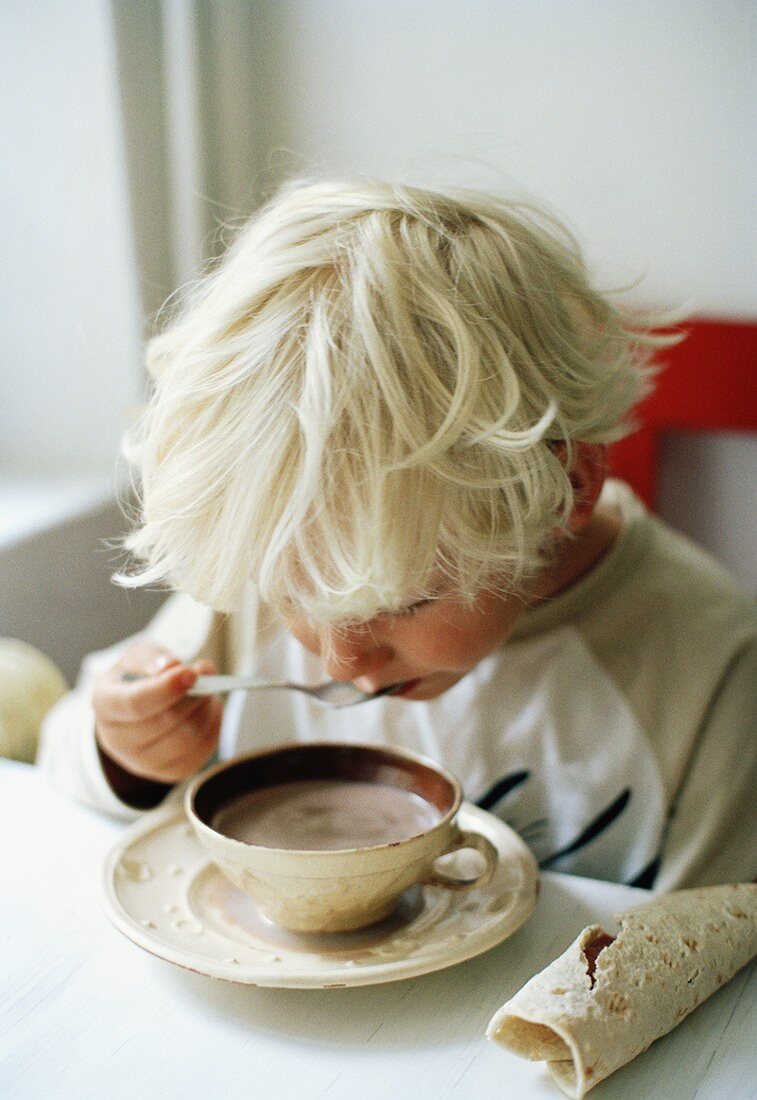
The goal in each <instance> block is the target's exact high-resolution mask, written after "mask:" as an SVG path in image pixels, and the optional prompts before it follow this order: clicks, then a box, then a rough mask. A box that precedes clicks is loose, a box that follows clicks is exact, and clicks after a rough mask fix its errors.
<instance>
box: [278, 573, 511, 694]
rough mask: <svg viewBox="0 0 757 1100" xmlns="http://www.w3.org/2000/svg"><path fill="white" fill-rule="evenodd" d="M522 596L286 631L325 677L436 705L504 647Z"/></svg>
mask: <svg viewBox="0 0 757 1100" xmlns="http://www.w3.org/2000/svg"><path fill="white" fill-rule="evenodd" d="M524 606H525V604H524V602H523V600H522V599H521V598H520V597H517V596H512V595H509V596H498V595H495V594H493V593H490V592H482V593H481V594H480V595H479V596H478V597H477V598H476V600H475V601H474V602H473V603H472V604H470V603H466V602H464V601H463V600H461V599H460V598H459V597H458V596H455V595H443V596H440V597H438V598H436V599H434V600H428V601H422V602H418V603H415V604H412V603H411V604H409V605H408V607H407V608H406V609H405V610H403V611H401V612H398V613H395V614H390V613H384V614H380V615H378V616H376V618H374V619H371V620H370V622H366V623H361V624H359V625H357V626H350V627H346V628H345V627H338V628H337V627H334V626H320V627H314V626H313V625H312V624H308V623H306V622H305V621H304V620H302V619H297V618H295V617H287V618H286V620H285V622H286V626H287V629H288V630H289V631H290V633H291V634H293V635H294V637H295V638H297V640H298V641H299V642H301V643H302V645H304V646H305V648H306V649H308V650H310V652H311V653H315V654H316V656H318V657H319V658H320V660H321V664H322V665H323V668H324V671H325V673H326V675H327V676H329V677H331V678H332V679H334V680H351V681H353V682H354V683H355V684H356V685H357V687H359V688H360V689H361V690H362V691H369V692H373V691H378V690H379V689H380V688H382V687H386V686H387V685H389V684H396V683H403V684H406V685H407V686H406V687H405V688H404V689H403V690H402V691H400V692H398V693H397V694H399V695H402V696H403V698H407V699H415V700H422V699H435V698H436V697H437V696H438V695H441V694H442V693H443V692H445V691H447V690H448V689H449V688H451V687H452V686H453V685H454V684H456V683H457V682H458V680H461V679H462V677H463V676H465V674H466V673H468V672H470V671H471V669H473V668H475V666H476V665H477V664H478V663H479V661H481V660H483V658H484V657H487V656H488V655H489V654H490V653H493V652H494V650H496V649H498V648H499V647H500V646H501V645H503V644H504V643H505V642H506V641H507V639H508V638H509V637H510V635H511V634H512V632H513V630H514V629H515V625H516V623H517V621H518V619H519V618H520V616H521V614H522V612H523V610H524Z"/></svg>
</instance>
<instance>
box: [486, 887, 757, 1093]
mask: <svg viewBox="0 0 757 1100" xmlns="http://www.w3.org/2000/svg"><path fill="white" fill-rule="evenodd" d="M615 919H616V921H617V922H618V924H619V926H620V931H619V932H618V933H617V935H616V936H612V935H610V934H609V933H607V932H605V930H604V929H603V928H600V927H599V925H592V926H591V927H590V928H585V929H584V930H583V932H581V934H580V935H579V936H578V938H577V939H576V940H575V941H574V942H573V943H572V944H571V945H570V947H569V948H568V949H567V951H565V952H564V954H562V955H561V956H560V957H559V958H558V959H555V961H554V962H553V963H551V964H550V965H549V966H548V967H547V968H546V969H545V970H542V972H541V973H540V974H537V975H536V977H534V978H532V979H531V981H530V982H528V983H527V984H526V985H525V986H524V987H523V988H522V989H521V990H520V991H519V992H518V993H516V994H515V996H514V997H513V998H512V999H511V1000H509V1001H508V1002H507V1003H506V1004H504V1005H503V1006H502V1007H501V1008H500V1009H499V1010H498V1011H497V1012H496V1013H495V1015H494V1016H493V1017H492V1020H491V1022H490V1024H489V1027H488V1029H487V1036H488V1037H489V1038H490V1039H493V1040H494V1041H495V1042H498V1043H501V1044H502V1046H504V1047H506V1048H507V1049H508V1050H510V1051H512V1052H513V1053H514V1054H518V1055H520V1056H521V1057H523V1058H529V1059H532V1060H537V1061H541V1060H543V1061H546V1062H547V1066H548V1068H549V1071H550V1073H551V1074H552V1077H553V1078H554V1080H555V1081H556V1082H557V1084H558V1085H559V1086H560V1088H562V1089H563V1091H564V1092H565V1093H566V1094H567V1095H568V1096H571V1097H573V1098H574V1100H580V1097H582V1096H584V1095H585V1094H586V1093H587V1092H588V1091H589V1089H591V1088H593V1087H594V1085H596V1084H598V1083H599V1082H600V1081H602V1080H604V1078H605V1077H608V1076H609V1075H610V1074H611V1073H614V1071H615V1070H616V1069H619V1068H620V1067H621V1066H623V1065H625V1064H626V1062H630V1061H631V1059H632V1058H635V1057H636V1055H637V1054H640V1053H641V1052H642V1051H643V1050H646V1049H647V1047H648V1046H650V1045H651V1044H652V1043H653V1042H654V1041H655V1039H659V1038H660V1036H661V1035H666V1034H667V1032H669V1031H672V1029H673V1028H674V1027H675V1026H676V1025H677V1024H679V1023H680V1022H681V1020H683V1019H684V1017H685V1016H688V1014H689V1013H690V1012H692V1011H693V1010H694V1009H695V1008H696V1007H697V1005H698V1004H700V1003H701V1002H702V1001H704V1000H705V999H706V998H707V997H709V996H710V994H712V993H714V992H715V990H717V989H719V988H720V986H721V985H723V984H724V983H725V982H727V981H728V980H729V979H730V978H732V977H733V975H734V974H735V973H736V971H737V970H740V969H741V967H742V966H745V965H746V964H747V963H748V962H749V961H750V959H752V958H753V956H754V955H755V953H757V885H753V884H750V883H736V884H735V885H728V886H708V887H704V888H702V889H696V890H680V891H676V892H675V893H672V894H665V895H661V896H660V897H658V898H655V900H654V901H651V902H649V903H648V904H646V905H643V906H641V907H640V908H639V909H633V910H631V911H630V912H628V913H624V914H622V915H620V916H617V917H616V918H615Z"/></svg>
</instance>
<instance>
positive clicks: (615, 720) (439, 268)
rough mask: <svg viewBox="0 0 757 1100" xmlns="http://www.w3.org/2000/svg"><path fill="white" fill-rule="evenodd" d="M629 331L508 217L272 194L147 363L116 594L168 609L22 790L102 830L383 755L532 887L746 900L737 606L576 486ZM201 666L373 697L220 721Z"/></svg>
mask: <svg viewBox="0 0 757 1100" xmlns="http://www.w3.org/2000/svg"><path fill="white" fill-rule="evenodd" d="M655 323H659V322H655V320H654V319H653V318H644V317H640V316H638V315H635V314H633V313H632V312H630V311H626V310H624V309H622V308H620V307H619V306H617V305H615V304H613V303H612V302H611V301H610V300H609V299H608V298H607V297H604V296H602V295H600V294H599V293H597V292H595V291H594V290H593V289H592V288H591V286H590V285H589V282H588V279H587V275H586V271H585V268H584V265H583V263H582V260H581V258H580V254H579V251H578V249H577V247H576V245H575V243H574V242H573V241H572V239H571V238H570V237H569V236H568V235H567V234H566V233H565V231H564V230H562V229H561V228H560V227H559V225H557V224H556V223H554V222H553V221H552V220H551V219H549V218H547V217H546V216H545V215H543V214H540V213H539V212H538V211H536V210H534V209H533V208H531V207H526V206H524V205H523V204H517V203H508V202H504V201H499V200H497V199H495V198H492V197H487V196H484V195H480V194H475V193H469V192H452V191H446V192H430V191H424V190H420V189H415V188H410V187H406V186H391V185H388V184H375V185H374V184H368V183H358V184H351V183H315V184H299V185H292V186H290V187H288V188H285V189H284V190H283V191H282V192H281V193H280V194H279V195H278V196H277V197H276V198H275V199H274V200H273V201H272V202H271V203H270V204H269V205H268V207H267V208H266V209H264V210H263V211H262V212H261V213H260V214H259V215H258V216H257V217H255V218H254V219H253V220H252V221H251V222H250V223H249V225H248V226H247V227H246V228H245V229H244V230H243V231H242V232H241V233H240V235H239V237H238V238H237V240H236V242H235V244H234V245H233V247H232V248H231V249H230V250H229V252H228V253H227V255H226V257H225V259H224V260H223V262H222V263H221V264H220V265H219V267H218V268H217V269H216V270H215V271H214V272H212V273H211V274H210V275H208V276H207V277H206V278H205V279H204V280H203V281H202V282H201V283H200V285H199V286H198V287H197V288H196V290H195V291H194V294H193V296H192V298H191V300H190V301H189V302H188V303H187V304H186V305H185V307H184V309H183V311H182V312H181V314H180V315H179V316H178V317H177V318H176V320H175V321H174V323H173V324H172V325H171V326H170V327H169V328H168V329H167V331H165V332H164V333H163V334H162V335H160V336H159V337H157V338H156V339H155V340H153V341H152V343H151V345H150V348H149V367H150V371H151V373H152V376H153V379H154V395H153V397H152V400H151V403H150V405H149V408H148V410H147V412H146V415H145V417H144V419H143V422H142V424H141V428H140V432H139V439H138V441H137V451H136V456H137V461H138V464H139V467H140V479H141V487H140V491H141V517H140V525H139V527H138V529H137V530H136V531H135V532H134V533H133V535H132V536H131V537H130V539H129V546H130V549H131V550H132V551H133V554H134V555H135V558H136V559H138V560H141V562H142V563H143V564H142V566H141V568H140V569H139V571H137V572H136V573H134V574H132V576H131V577H128V578H122V580H123V582H124V583H128V584H143V583H154V582H157V581H164V582H167V583H168V584H169V585H170V586H171V587H173V588H175V589H177V590H178V592H179V593H180V594H177V595H175V596H172V597H171V598H170V599H169V600H168V601H167V603H166V604H165V605H164V608H163V610H162V611H161V613H160V614H159V615H158V617H157V618H156V619H155V620H154V622H153V623H152V624H151V625H150V626H149V627H148V629H147V630H146V632H145V634H144V635H143V636H142V637H141V638H140V639H138V640H133V641H132V642H130V643H125V644H124V646H122V647H117V648H116V649H115V650H113V651H109V652H108V653H107V654H101V655H98V656H96V657H93V658H90V659H89V660H88V661H87V662H86V663H85V668H84V672H83V676H82V683H81V685H80V687H79V688H78V689H77V690H76V691H75V692H73V693H71V695H69V696H68V697H66V698H65V699H63V700H62V701H61V703H59V704H58V706H57V707H56V708H55V709H54V711H53V712H51V714H50V716H49V718H48V720H47V722H46V724H45V727H44V730H43V744H42V751H41V762H42V764H43V766H45V767H46V768H47V769H48V770H49V772H50V773H51V775H52V776H53V779H54V780H55V781H56V782H58V783H59V785H61V786H62V787H64V788H65V789H67V790H68V791H69V792H70V793H72V794H73V795H75V796H76V797H79V798H82V799H85V800H86V801H88V802H90V803H92V804H95V805H97V806H100V807H101V808H103V809H104V810H107V811H110V812H112V813H116V814H120V815H121V816H123V817H129V816H136V814H137V813H138V812H139V811H140V810H142V809H145V808H149V807H151V806H154V805H157V804H158V803H159V802H160V801H161V800H162V799H163V798H165V797H166V796H167V795H168V793H169V791H171V788H172V786H173V785H174V784H177V783H179V782H180V781H182V780H184V779H186V778H187V777H189V776H190V775H192V774H193V773H194V772H196V770H197V769H198V768H200V767H202V766H203V765H204V764H205V763H206V762H207V761H208V760H209V758H210V757H212V755H213V753H214V752H216V751H217V750H218V751H220V754H221V755H222V756H224V757H225V756H229V755H232V754H234V753H236V752H243V751H249V750H252V749H255V748H258V747H263V746H266V745H269V744H273V743H276V742H281V741H289V740H293V739H304V740H309V739H314V740H318V739H352V740H358V741H368V742H385V743H390V744H395V745H402V746H405V747H407V748H410V749H413V750H417V751H419V752H421V753H423V754H425V755H427V756H430V757H432V758H434V759H435V760H438V761H440V762H442V763H443V764H444V765H445V766H446V767H448V768H449V769H450V770H452V771H453V772H454V773H456V774H457V776H458V777H459V778H460V780H461V782H462V784H463V787H464V791H465V795H466V797H467V799H469V800H470V801H473V802H477V803H478V804H479V805H480V806H483V807H485V808H486V809H488V810H490V811H491V812H493V813H495V814H497V815H499V816H501V817H502V818H504V819H505V820H506V821H508V822H509V823H510V824H511V825H512V826H513V827H514V828H515V829H517V830H518V831H519V832H520V833H521V834H522V835H523V837H524V838H525V839H526V840H527V842H528V843H529V844H530V845H531V846H532V848H533V850H534V852H535V853H536V855H537V857H538V858H539V860H540V862H541V865H542V866H543V867H545V868H551V869H555V870H559V871H567V872H573V873H576V874H582V875H589V876H594V877H599V878H603V879H609V880H614V881H620V882H628V883H636V884H639V885H646V886H654V887H655V888H662V889H666V888H671V887H676V886H683V885H691V884H697V883H714V882H719V881H725V880H729V879H749V878H752V877H753V875H754V873H755V869H756V868H755V866H754V862H753V853H752V843H751V842H752V841H753V838H754V824H755V819H754V801H753V797H752V796H753V786H752V781H753V775H754V744H755V742H754V738H753V736H752V726H751V723H752V714H753V703H754V691H755V684H757V644H756V643H755V614H754V610H753V606H752V604H751V601H749V600H748V599H747V598H746V596H743V595H741V594H740V593H739V592H738V590H737V589H736V587H735V586H734V585H733V583H732V582H731V581H730V579H729V578H728V576H727V575H726V574H725V572H724V571H723V570H722V569H721V568H720V567H719V566H718V565H716V564H715V563H714V562H713V561H712V560H710V559H709V558H708V557H707V556H706V555H705V554H704V553H702V552H701V551H699V550H698V549H696V548H695V547H694V546H693V545H692V544H691V543H689V542H687V541H686V540H685V539H683V538H682V537H680V536H679V535H677V534H674V533H673V532H672V531H671V530H669V529H668V528H667V527H665V525H664V524H662V523H661V522H660V521H659V520H657V519H655V518H653V517H652V516H650V515H648V514H647V513H646V512H645V510H644V508H643V507H642V505H641V504H640V502H639V501H638V500H637V499H635V497H634V496H633V494H632V492H631V491H630V490H629V489H628V487H627V486H624V485H622V484H620V483H617V482H612V481H606V480H605V477H606V449H607V444H608V443H610V442H611V441H613V440H615V439H617V438H619V437H620V436H621V435H622V434H623V432H624V431H626V430H627V417H628V413H629V410H630V409H631V407H632V406H633V405H634V404H635V402H636V401H637V400H638V398H639V397H640V395H641V394H642V393H643V392H644V391H645V388H646V387H647V385H648V380H649V376H650V369H649V366H648V363H649V358H650V355H651V354H652V353H653V352H654V349H655V348H656V347H661V346H665V344H666V343H669V342H670V341H671V340H672V339H675V338H676V337H671V336H667V337H664V336H662V335H659V334H657V335H655V333H654V331H653V329H654V325H655ZM216 669H221V670H223V671H228V672H247V673H254V674H256V675H259V676H260V677H272V678H274V679H289V680H293V681H299V682H302V683H313V682H317V681H319V680H322V679H324V678H333V679H336V680H345V681H347V680H349V681H354V683H355V684H356V685H357V686H358V687H360V688H361V689H363V690H365V691H367V692H374V691H377V690H379V689H381V688H383V687H385V686H387V685H389V684H397V685H399V687H398V689H397V690H396V692H395V693H394V694H393V695H389V696H385V697H383V698H381V699H377V700H375V701H371V702H368V703H366V704H364V705H362V706H360V707H356V708H354V709H345V710H332V709H329V708H327V707H324V706H322V705H321V704H319V703H317V702H314V701H313V700H311V699H309V698H307V697H305V696H303V695H301V694H298V693H293V692H282V691H275V692H274V691H270V692H256V693H250V694H244V695H243V694H241V693H240V694H238V695H236V696H233V697H232V699H231V701H230V702H229V703H228V704H227V705H226V710H225V714H224V715H223V720H222V707H221V703H220V701H219V699H217V698H204V699H202V698H194V697H188V696H187V695H186V692H187V689H188V688H189V687H190V686H191V685H192V684H193V683H194V681H195V679H196V677H197V675H198V674H199V673H202V672H210V671H214V670H216ZM125 673H129V674H136V675H138V676H139V677H141V678H139V679H130V680H124V678H123V677H124V674H125ZM219 737H220V747H219Z"/></svg>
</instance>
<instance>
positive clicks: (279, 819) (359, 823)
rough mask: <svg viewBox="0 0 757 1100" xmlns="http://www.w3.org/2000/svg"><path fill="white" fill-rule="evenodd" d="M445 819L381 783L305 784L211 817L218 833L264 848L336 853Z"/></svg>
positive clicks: (243, 801)
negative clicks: (335, 851) (334, 851)
mask: <svg viewBox="0 0 757 1100" xmlns="http://www.w3.org/2000/svg"><path fill="white" fill-rule="evenodd" d="M441 818H442V815H441V813H440V812H439V810H438V809H437V808H436V807H435V806H433V805H431V803H430V802H427V801H426V800H425V799H424V798H421V797H420V795H417V794H414V793H413V792H412V791H405V790H402V789H401V788H399V787H392V786H388V785H386V784H383V783H354V782H349V781H347V780H339V779H336V780H335V779H328V780H320V779H318V780H302V781H299V782H295V783H283V784H280V785H277V786H272V787H264V788H263V789H262V790H257V791H252V792H250V793H249V794H245V795H242V796H241V797H239V798H236V799H234V801H232V802H230V803H229V804H228V805H226V806H224V807H223V808H222V809H220V810H219V811H218V812H217V813H216V814H215V815H214V817H213V820H212V823H211V824H212V827H213V828H214V829H215V830H216V832H219V833H223V834H224V835H225V836H228V837H231V838H233V839H234V840H241V841H244V842H245V843H246V844H255V845H259V846H261V847H264V848H287V849H291V850H295V849H296V850H306V851H327V850H329V851H333V850H339V849H345V848H371V847H374V846H376V845H380V844H392V843H394V842H396V841H400V840H407V839H408V838H409V837H412V836H417V835H418V834H419V833H424V832H426V831H427V830H428V829H430V828H432V827H433V826H434V825H436V824H437V822H439V821H440V820H441Z"/></svg>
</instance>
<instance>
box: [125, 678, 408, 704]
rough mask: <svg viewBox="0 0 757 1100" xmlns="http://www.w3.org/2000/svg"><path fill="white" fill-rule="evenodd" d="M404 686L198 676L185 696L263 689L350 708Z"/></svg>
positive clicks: (338, 681) (333, 681) (225, 693)
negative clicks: (281, 690) (367, 688)
mask: <svg viewBox="0 0 757 1100" xmlns="http://www.w3.org/2000/svg"><path fill="white" fill-rule="evenodd" d="M121 679H122V680H123V681H125V682H126V683H131V682H133V681H134V680H141V679H143V676H142V674H141V673H139V672H124V673H123V674H122V675H121ZM401 687H404V684H388V685H387V686H386V687H383V688H380V689H379V690H378V691H374V692H370V693H369V692H366V691H360V689H359V688H356V687H355V685H354V684H351V683H349V682H342V681H340V680H327V681H326V683H325V684H312V685H311V686H307V685H306V684H292V683H290V682H289V681H288V680H256V679H255V678H254V677H252V676H198V677H197V680H196V681H195V684H194V687H191V688H190V689H189V691H188V692H187V695H228V693H229V692H230V691H238V690H241V691H260V690H262V689H263V688H287V689H289V690H290V691H302V692H304V693H305V695H312V696H313V698H314V699H318V700H319V701H320V702H321V703H328V704H329V706H332V707H354V706H355V704H356V703H370V701H371V699H380V698H381V696H382V695H391V694H393V693H394V692H395V691H398V690H399V689H400V688H401Z"/></svg>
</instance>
